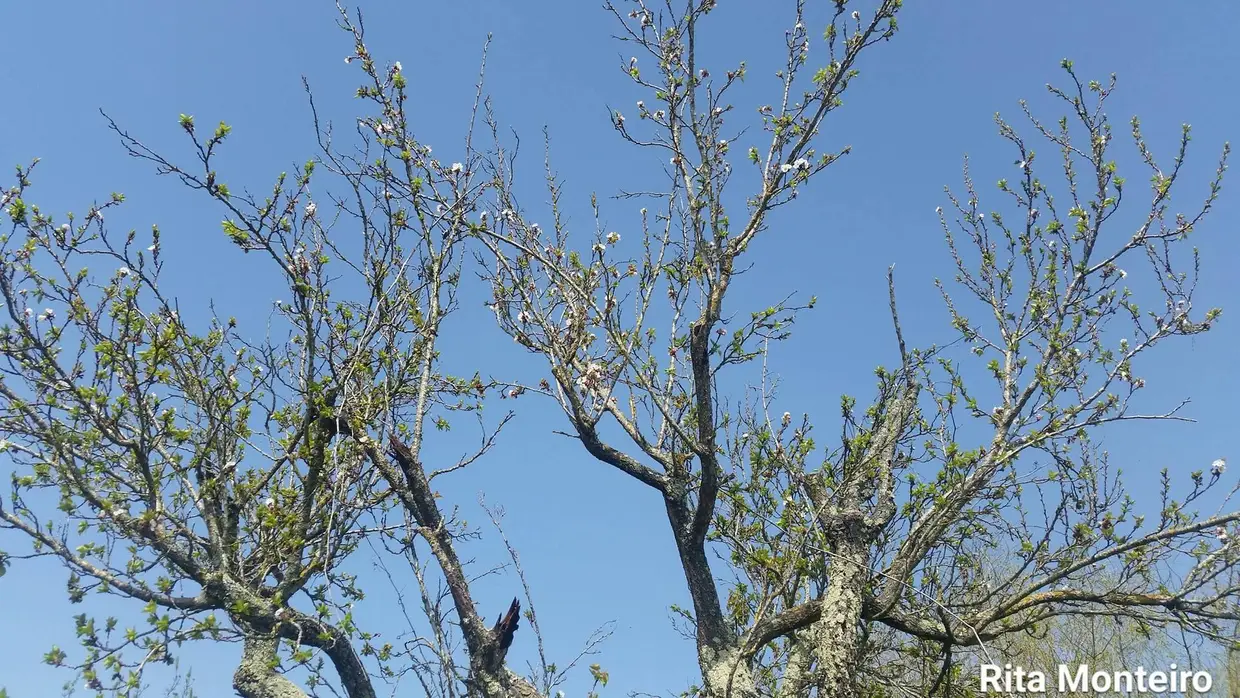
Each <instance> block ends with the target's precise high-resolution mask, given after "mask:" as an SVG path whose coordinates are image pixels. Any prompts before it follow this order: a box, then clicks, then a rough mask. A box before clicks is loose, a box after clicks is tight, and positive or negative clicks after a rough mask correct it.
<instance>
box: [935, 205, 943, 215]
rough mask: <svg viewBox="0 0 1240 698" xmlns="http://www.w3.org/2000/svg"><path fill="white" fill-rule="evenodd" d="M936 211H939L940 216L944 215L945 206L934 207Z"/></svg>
mask: <svg viewBox="0 0 1240 698" xmlns="http://www.w3.org/2000/svg"><path fill="white" fill-rule="evenodd" d="M934 212H935V213H937V214H939V215H940V216H941V215H943V207H942V206H935V207H934Z"/></svg>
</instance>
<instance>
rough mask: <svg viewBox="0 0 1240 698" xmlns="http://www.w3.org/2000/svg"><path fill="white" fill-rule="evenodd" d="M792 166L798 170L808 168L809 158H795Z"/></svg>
mask: <svg viewBox="0 0 1240 698" xmlns="http://www.w3.org/2000/svg"><path fill="white" fill-rule="evenodd" d="M792 166H793V167H795V168H797V169H798V170H808V169H809V160H806V159H805V158H797V160H796V162H794V163H792Z"/></svg>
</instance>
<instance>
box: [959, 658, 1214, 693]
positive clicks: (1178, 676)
mask: <svg viewBox="0 0 1240 698" xmlns="http://www.w3.org/2000/svg"><path fill="white" fill-rule="evenodd" d="M979 669H980V671H979V675H978V678H979V680H980V682H981V683H980V686H979V689H980V690H981V691H982V692H983V693H1033V694H1038V693H1045V692H1046V691H1048V690H1055V691H1057V692H1060V693H1064V692H1067V693H1111V692H1116V693H1128V694H1135V695H1140V694H1146V693H1148V694H1179V693H1205V692H1206V691H1209V690H1210V689H1211V688H1212V687H1213V686H1214V677H1212V676H1211V675H1210V674H1209V672H1205V671H1188V670H1184V669H1181V668H1180V667H1179V666H1177V665H1175V664H1171V665H1169V666H1168V667H1167V668H1165V669H1146V668H1145V667H1140V666H1139V667H1136V668H1134V669H1119V670H1104V669H1097V668H1094V667H1091V666H1089V665H1088V664H1060V665H1058V666H1056V667H1055V668H1054V670H1051V671H1042V670H1036V669H1026V668H1025V667H1022V666H1019V665H1014V664H1002V665H1000V664H983V665H981V667H980V668H979Z"/></svg>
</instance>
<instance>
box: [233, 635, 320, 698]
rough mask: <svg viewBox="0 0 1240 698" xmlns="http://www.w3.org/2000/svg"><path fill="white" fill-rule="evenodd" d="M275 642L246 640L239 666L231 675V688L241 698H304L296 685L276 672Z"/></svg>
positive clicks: (266, 638)
mask: <svg viewBox="0 0 1240 698" xmlns="http://www.w3.org/2000/svg"><path fill="white" fill-rule="evenodd" d="M277 642H278V641H277V640H276V639H275V638H274V637H271V638H268V637H248V638H246V640H245V645H244V649H243V650H242V653H241V664H240V665H239V666H238V667H237V671H236V672H235V673H234V674H233V688H234V689H236V691H237V695H239V696H241V697H242V698H306V694H305V692H304V691H302V690H301V689H300V688H298V687H297V684H295V683H293V682H292V681H289V680H288V679H286V678H284V676H283V675H281V674H280V673H279V672H278V671H276V648H277Z"/></svg>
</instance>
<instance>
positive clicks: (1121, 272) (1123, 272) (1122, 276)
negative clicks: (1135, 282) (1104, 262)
mask: <svg viewBox="0 0 1240 698" xmlns="http://www.w3.org/2000/svg"><path fill="white" fill-rule="evenodd" d="M1127 276H1128V272H1126V271H1124V270H1123V269H1120V270H1119V278H1121V279H1123V278H1126V277H1127Z"/></svg>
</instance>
